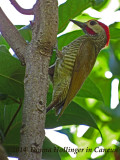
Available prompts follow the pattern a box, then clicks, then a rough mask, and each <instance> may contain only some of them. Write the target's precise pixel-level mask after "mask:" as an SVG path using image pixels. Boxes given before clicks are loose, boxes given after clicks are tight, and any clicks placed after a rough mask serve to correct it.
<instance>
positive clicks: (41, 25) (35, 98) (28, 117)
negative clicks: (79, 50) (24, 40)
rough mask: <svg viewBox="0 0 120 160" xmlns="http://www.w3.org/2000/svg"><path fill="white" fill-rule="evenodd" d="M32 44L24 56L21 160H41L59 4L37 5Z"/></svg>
mask: <svg viewBox="0 0 120 160" xmlns="http://www.w3.org/2000/svg"><path fill="white" fill-rule="evenodd" d="M33 9H34V15H35V20H34V22H33V32H32V40H31V42H30V45H29V46H28V47H27V51H26V54H25V62H26V73H25V79H24V90H25V97H24V105H23V119H22V126H23V127H22V129H21V145H20V148H24V147H27V152H20V153H19V160H24V159H26V160H27V159H35V160H41V156H42V153H40V152H39V153H38V152H31V149H35V150H40V149H42V144H43V141H44V137H45V131H44V128H45V119H46V99H47V91H48V67H49V60H50V56H51V53H52V49H53V48H54V46H55V43H56V37H57V31H58V4H57V0H37V2H36V4H35V5H34V8H33Z"/></svg>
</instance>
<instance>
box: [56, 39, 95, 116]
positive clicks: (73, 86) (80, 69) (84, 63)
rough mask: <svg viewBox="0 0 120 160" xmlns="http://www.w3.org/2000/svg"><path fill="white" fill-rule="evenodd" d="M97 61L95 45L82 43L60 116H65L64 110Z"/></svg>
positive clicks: (88, 41)
mask: <svg viewBox="0 0 120 160" xmlns="http://www.w3.org/2000/svg"><path fill="white" fill-rule="evenodd" d="M95 61H96V53H95V46H94V43H93V42H92V41H90V40H85V41H83V42H82V43H81V45H80V48H79V51H78V54H77V57H76V60H75V64H74V68H73V72H72V78H71V82H70V87H69V90H68V94H67V97H66V100H65V103H64V106H63V108H62V110H61V112H60V115H59V118H60V116H61V115H62V114H63V112H64V110H65V109H66V107H67V106H68V104H69V103H70V102H71V100H72V99H73V98H74V96H75V95H76V94H77V92H78V91H79V89H80V88H81V86H82V84H83V82H84V81H85V79H86V78H87V76H88V74H89V73H90V71H91V70H92V68H93V66H94V63H95Z"/></svg>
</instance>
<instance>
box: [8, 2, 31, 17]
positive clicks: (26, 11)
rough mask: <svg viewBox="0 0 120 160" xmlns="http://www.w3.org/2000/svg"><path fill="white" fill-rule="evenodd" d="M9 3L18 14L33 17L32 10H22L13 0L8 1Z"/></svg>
mask: <svg viewBox="0 0 120 160" xmlns="http://www.w3.org/2000/svg"><path fill="white" fill-rule="evenodd" d="M10 2H11V4H12V5H13V6H14V7H15V9H16V10H17V11H18V12H20V13H22V14H25V15H33V9H24V8H22V7H21V6H20V5H19V4H18V3H17V2H16V1H15V0H10Z"/></svg>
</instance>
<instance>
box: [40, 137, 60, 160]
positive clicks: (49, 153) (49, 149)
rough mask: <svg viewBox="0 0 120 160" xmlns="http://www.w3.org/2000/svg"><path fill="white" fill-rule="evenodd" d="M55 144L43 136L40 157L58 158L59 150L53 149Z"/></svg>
mask: <svg viewBox="0 0 120 160" xmlns="http://www.w3.org/2000/svg"><path fill="white" fill-rule="evenodd" d="M55 148H56V145H55V144H53V143H52V142H51V141H50V140H49V139H48V138H45V140H44V143H43V148H42V158H43V159H45V160H60V159H61V158H60V156H59V152H56V151H55Z"/></svg>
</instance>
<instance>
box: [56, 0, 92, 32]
mask: <svg viewBox="0 0 120 160" xmlns="http://www.w3.org/2000/svg"><path fill="white" fill-rule="evenodd" d="M90 6H91V0H67V1H66V2H65V3H63V4H61V5H60V6H59V27H58V33H61V32H62V31H63V30H64V29H65V28H66V27H67V25H68V23H69V19H71V18H74V17H76V16H78V15H79V14H81V13H82V12H83V11H84V10H85V9H87V8H88V7H90Z"/></svg>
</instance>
